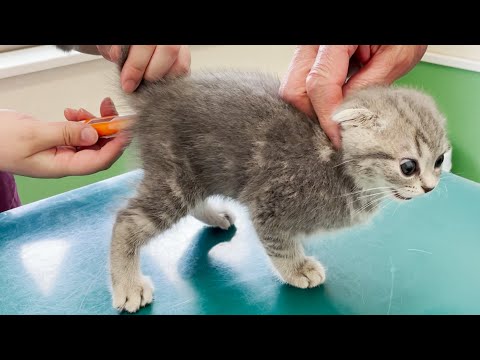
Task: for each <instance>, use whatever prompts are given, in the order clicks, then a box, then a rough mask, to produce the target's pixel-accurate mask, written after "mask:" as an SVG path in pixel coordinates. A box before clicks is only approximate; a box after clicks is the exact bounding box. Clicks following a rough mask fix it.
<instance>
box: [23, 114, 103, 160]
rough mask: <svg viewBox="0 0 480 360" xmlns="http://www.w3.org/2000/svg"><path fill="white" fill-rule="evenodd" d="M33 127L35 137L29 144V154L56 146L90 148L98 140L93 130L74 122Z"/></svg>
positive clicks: (43, 123)
mask: <svg viewBox="0 0 480 360" xmlns="http://www.w3.org/2000/svg"><path fill="white" fill-rule="evenodd" d="M34 126H35V127H34V129H33V133H34V134H35V137H34V138H33V140H32V142H31V144H29V146H30V151H31V153H36V152H39V151H44V150H47V149H50V148H53V147H56V146H91V145H93V144H95V143H96V142H97V140H98V134H97V132H96V131H95V129H94V128H92V127H91V126H89V125H86V124H81V123H78V122H74V121H62V122H42V123H40V124H35V125H34Z"/></svg>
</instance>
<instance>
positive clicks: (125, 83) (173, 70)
mask: <svg viewBox="0 0 480 360" xmlns="http://www.w3.org/2000/svg"><path fill="white" fill-rule="evenodd" d="M97 49H98V52H99V53H100V54H101V55H102V56H103V57H104V58H105V59H107V60H109V61H112V62H114V63H116V62H117V61H118V59H119V56H120V49H121V46H120V45H97ZM189 71H190V50H189V49H188V46H187V45H130V50H129V54H128V58H127V60H126V62H125V64H124V65H123V68H122V72H121V75H120V81H121V84H122V89H123V90H124V91H125V92H127V93H132V92H133V91H135V90H136V89H137V87H138V85H139V84H140V82H141V81H142V79H145V80H147V81H155V80H158V79H161V78H163V77H165V76H167V75H170V76H177V75H183V74H186V73H188V72H189Z"/></svg>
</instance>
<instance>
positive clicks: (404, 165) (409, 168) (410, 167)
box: [400, 159, 417, 176]
mask: <svg viewBox="0 0 480 360" xmlns="http://www.w3.org/2000/svg"><path fill="white" fill-rule="evenodd" d="M400 169H401V170H402V173H403V174H404V175H406V176H412V175H413V174H414V173H415V171H417V162H416V161H415V160H411V159H404V160H402V161H401V162H400Z"/></svg>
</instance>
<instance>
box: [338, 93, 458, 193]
mask: <svg viewBox="0 0 480 360" xmlns="http://www.w3.org/2000/svg"><path fill="white" fill-rule="evenodd" d="M333 118H334V120H335V121H337V122H338V123H340V126H341V129H342V148H343V153H344V159H343V161H344V162H345V169H346V171H347V172H348V173H349V174H350V175H351V176H352V177H353V178H354V179H355V182H356V185H357V186H359V187H360V188H361V189H364V190H365V189H373V188H378V189H376V191H378V192H385V193H388V190H390V192H391V194H392V195H393V196H395V197H396V198H397V199H400V200H407V199H411V198H413V197H416V196H419V195H423V194H425V193H427V192H429V191H430V190H433V189H434V188H435V187H436V186H437V184H438V182H439V179H440V173H441V165H442V162H443V158H444V154H445V152H447V151H448V150H449V149H450V144H449V142H448V139H447V133H446V128H445V127H446V120H445V117H444V116H443V115H442V114H441V113H440V111H439V110H438V108H437V106H436V104H435V102H434V100H433V99H432V98H431V97H430V96H428V95H426V94H424V93H422V92H419V91H417V90H413V89H406V88H396V87H372V88H367V89H364V90H360V91H357V92H356V93H354V94H352V95H351V96H350V97H347V99H346V100H345V101H344V103H343V104H342V105H341V106H340V107H339V108H338V109H337V111H336V112H335V114H334V116H333Z"/></svg>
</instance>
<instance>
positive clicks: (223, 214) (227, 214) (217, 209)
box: [191, 200, 235, 230]
mask: <svg viewBox="0 0 480 360" xmlns="http://www.w3.org/2000/svg"><path fill="white" fill-rule="evenodd" d="M191 214H192V216H193V217H195V218H196V219H197V220H200V221H201V222H203V223H205V224H207V225H210V226H214V227H219V228H221V229H223V230H228V229H229V228H230V226H232V225H233V224H234V222H235V216H234V215H233V213H232V212H231V211H230V210H229V209H227V208H226V207H224V206H218V205H216V206H213V205H212V204H209V203H208V202H207V200H204V201H202V202H200V203H199V204H197V206H196V207H195V208H194V209H193V211H192V213H191Z"/></svg>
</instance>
